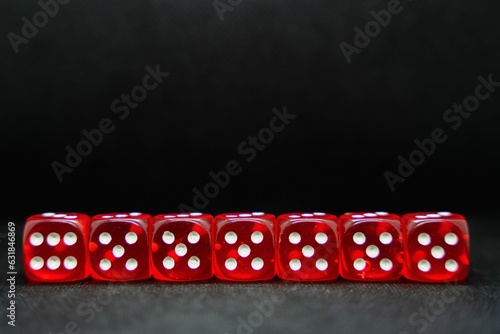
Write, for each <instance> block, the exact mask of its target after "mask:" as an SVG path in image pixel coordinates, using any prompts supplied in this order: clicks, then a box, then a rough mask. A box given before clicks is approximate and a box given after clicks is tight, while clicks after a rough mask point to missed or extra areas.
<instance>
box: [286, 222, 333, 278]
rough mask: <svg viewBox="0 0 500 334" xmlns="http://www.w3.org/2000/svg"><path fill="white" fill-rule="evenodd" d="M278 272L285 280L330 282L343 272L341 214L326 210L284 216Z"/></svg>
mask: <svg viewBox="0 0 500 334" xmlns="http://www.w3.org/2000/svg"><path fill="white" fill-rule="evenodd" d="M277 224H278V233H277V236H278V241H277V245H278V252H277V254H278V256H277V274H278V276H279V277H280V278H282V279H284V280H292V281H326V280H333V279H335V278H337V276H338V274H339V245H338V227H337V217H335V216H334V215H329V214H323V213H290V214H283V215H280V216H279V217H278V219H277Z"/></svg>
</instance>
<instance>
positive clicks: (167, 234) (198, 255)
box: [151, 213, 213, 281]
mask: <svg viewBox="0 0 500 334" xmlns="http://www.w3.org/2000/svg"><path fill="white" fill-rule="evenodd" d="M212 224H213V217H212V216H211V215H208V214H201V213H190V214H187V213H186V214H166V215H165V214H162V215H157V216H155V217H154V219H153V232H152V242H151V260H152V271H153V277H154V278H156V279H159V280H168V281H196V280H205V279H209V278H211V277H212V276H213V270H212V241H211V240H212V235H211V232H212Z"/></svg>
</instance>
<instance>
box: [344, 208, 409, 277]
mask: <svg viewBox="0 0 500 334" xmlns="http://www.w3.org/2000/svg"><path fill="white" fill-rule="evenodd" d="M339 224H340V235H341V255H340V257H341V267H340V275H341V276H342V277H343V278H345V279H350V280H361V281H389V280H396V279H399V278H400V277H401V275H402V268H403V244H402V234H401V223H400V219H399V216H397V215H395V214H389V213H386V212H377V213H348V214H344V215H342V216H341V217H340V218H339Z"/></svg>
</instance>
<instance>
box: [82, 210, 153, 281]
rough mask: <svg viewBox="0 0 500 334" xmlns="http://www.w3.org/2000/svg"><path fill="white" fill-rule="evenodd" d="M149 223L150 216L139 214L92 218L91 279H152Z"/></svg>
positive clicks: (90, 235) (108, 214)
mask: <svg viewBox="0 0 500 334" xmlns="http://www.w3.org/2000/svg"><path fill="white" fill-rule="evenodd" d="M150 222H151V216H150V215H148V214H143V213H140V212H131V213H105V214H99V215H96V216H94V217H92V219H91V222H90V233H89V243H88V244H89V263H90V275H91V276H92V278H95V279H99V280H108V281H132V280H141V279H146V278H148V277H150V276H151V268H150V262H149V261H150V256H149V249H150V248H149V224H150Z"/></svg>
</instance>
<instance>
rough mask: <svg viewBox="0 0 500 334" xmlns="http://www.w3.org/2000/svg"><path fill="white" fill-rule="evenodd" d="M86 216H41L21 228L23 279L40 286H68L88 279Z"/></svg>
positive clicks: (87, 223) (51, 214) (61, 214)
mask: <svg viewBox="0 0 500 334" xmlns="http://www.w3.org/2000/svg"><path fill="white" fill-rule="evenodd" d="M89 219H90V218H89V216H87V215H85V214H81V213H52V212H51V213H43V214H38V215H34V216H31V217H29V218H28V219H27V221H26V224H25V226H24V236H23V253H24V268H25V273H26V277H28V279H30V280H33V281H39V282H69V281H77V280H82V279H85V278H87V277H88V275H89V270H88V253H87V245H86V240H87V236H88V225H89Z"/></svg>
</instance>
